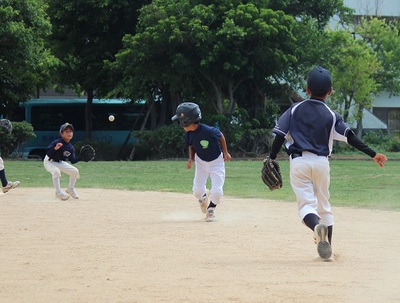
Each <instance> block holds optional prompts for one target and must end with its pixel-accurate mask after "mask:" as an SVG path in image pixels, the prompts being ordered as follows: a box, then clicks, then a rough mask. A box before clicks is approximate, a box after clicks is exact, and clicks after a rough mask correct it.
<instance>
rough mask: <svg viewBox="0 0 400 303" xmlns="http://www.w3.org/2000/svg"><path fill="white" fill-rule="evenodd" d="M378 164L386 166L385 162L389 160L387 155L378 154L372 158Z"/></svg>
mask: <svg viewBox="0 0 400 303" xmlns="http://www.w3.org/2000/svg"><path fill="white" fill-rule="evenodd" d="M372 159H373V160H374V161H375V162H376V164H378V165H379V166H380V167H383V166H385V162H386V161H387V157H386V156H385V155H384V154H379V153H378V154H376V155H375V157H373V158H372Z"/></svg>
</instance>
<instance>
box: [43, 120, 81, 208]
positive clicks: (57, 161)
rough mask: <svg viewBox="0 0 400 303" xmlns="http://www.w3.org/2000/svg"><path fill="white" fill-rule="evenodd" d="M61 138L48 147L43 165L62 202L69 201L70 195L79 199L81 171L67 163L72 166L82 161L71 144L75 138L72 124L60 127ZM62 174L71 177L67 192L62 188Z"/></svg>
mask: <svg viewBox="0 0 400 303" xmlns="http://www.w3.org/2000/svg"><path fill="white" fill-rule="evenodd" d="M60 136H61V138H59V139H57V140H54V141H53V142H51V143H50V145H49V146H48V147H47V151H46V156H45V158H44V161H43V164H44V167H45V169H46V170H47V171H48V172H49V173H50V174H51V177H52V180H53V185H54V187H55V189H56V197H57V198H58V199H61V200H67V199H68V198H69V197H70V195H71V197H72V198H74V199H79V196H78V193H77V192H76V190H75V183H76V181H77V180H78V179H79V170H78V169H77V168H76V167H75V166H73V165H71V164H69V163H68V162H66V160H67V159H68V160H69V161H70V162H71V163H72V164H74V163H77V162H78V161H80V159H79V158H77V157H75V148H74V146H73V145H72V144H71V143H70V141H71V139H72V138H73V136H74V127H73V126H72V124H70V123H64V124H63V125H61V127H60ZM61 172H64V173H66V174H67V175H69V184H68V188H67V189H66V191H63V190H62V189H61V186H60V178H61Z"/></svg>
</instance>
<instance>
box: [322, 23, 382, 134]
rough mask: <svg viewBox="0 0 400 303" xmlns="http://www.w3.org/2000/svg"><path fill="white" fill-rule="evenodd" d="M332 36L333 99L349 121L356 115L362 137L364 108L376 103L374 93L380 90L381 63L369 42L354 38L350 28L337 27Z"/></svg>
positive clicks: (358, 131)
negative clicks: (346, 29)
mask: <svg viewBox="0 0 400 303" xmlns="http://www.w3.org/2000/svg"><path fill="white" fill-rule="evenodd" d="M330 38H331V39H330V41H329V45H330V46H331V50H332V58H331V61H330V64H331V67H330V69H331V72H332V76H333V88H334V93H333V95H332V101H333V102H334V103H335V104H336V106H337V109H338V110H339V111H340V112H341V113H342V115H343V119H344V120H345V121H346V122H349V121H350V120H351V119H355V121H356V122H357V136H359V137H361V132H362V117H363V111H364V109H370V108H371V107H372V101H373V96H374V95H375V94H376V93H377V92H378V91H379V84H378V83H377V81H376V75H377V74H378V72H380V71H381V63H380V62H379V60H378V58H377V55H376V53H374V51H373V49H372V48H371V47H370V46H369V45H368V44H366V43H365V42H364V41H362V40H359V39H354V37H353V35H352V34H351V33H350V32H348V31H345V30H339V31H333V32H331V36H330ZM351 110H352V112H351ZM351 113H352V115H351Z"/></svg>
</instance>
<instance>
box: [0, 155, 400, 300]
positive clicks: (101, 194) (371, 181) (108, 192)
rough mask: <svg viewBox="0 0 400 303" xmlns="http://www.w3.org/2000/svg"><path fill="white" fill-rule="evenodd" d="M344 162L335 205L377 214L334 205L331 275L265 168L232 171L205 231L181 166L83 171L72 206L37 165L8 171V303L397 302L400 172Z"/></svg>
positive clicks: (3, 250) (4, 286) (4, 233)
mask: <svg viewBox="0 0 400 303" xmlns="http://www.w3.org/2000/svg"><path fill="white" fill-rule="evenodd" d="M343 162H345V163H342V162H340V163H339V162H337V163H332V200H333V201H339V200H346V199H349V200H351V198H352V197H353V199H354V200H355V201H358V200H359V196H361V197H365V199H367V200H368V199H369V200H378V201H375V204H374V203H369V204H368V205H367V206H365V205H364V204H362V203H361V204H357V203H355V205H351V204H349V205H340V206H339V203H334V202H332V204H333V211H334V214H335V219H336V224H335V227H334V236H333V251H334V257H333V258H332V259H331V260H330V261H329V262H327V261H322V260H321V259H319V258H318V254H317V251H316V246H315V244H314V241H313V236H312V233H311V232H310V231H309V230H308V229H307V228H306V227H305V226H303V225H302V224H301V223H300V222H299V220H298V217H297V212H296V205H295V203H294V202H292V201H291V199H293V198H294V196H293V194H292V193H291V190H290V185H289V181H288V179H287V176H286V175H285V173H284V182H286V183H284V189H282V190H281V191H279V192H278V191H277V192H276V193H275V192H269V191H267V190H266V188H265V186H264V185H263V184H262V181H261V180H260V175H259V169H260V167H259V163H253V162H249V163H239V162H236V163H235V162H230V163H227V180H226V188H225V194H226V196H225V198H224V200H223V203H222V204H221V205H219V206H218V208H217V211H216V217H217V218H216V221H215V222H205V221H204V220H203V214H202V213H201V212H200V208H199V207H198V205H197V202H196V201H195V200H194V198H193V196H192V195H191V182H192V179H191V178H192V176H193V170H192V171H186V170H184V169H182V167H183V166H184V163H185V162H183V161H158V162H157V161H154V162H148V163H146V162H109V163H107V162H103V163H102V162H93V163H82V164H80V163H78V165H77V166H78V167H79V169H80V171H81V179H80V180H79V181H78V184H77V190H78V192H79V195H80V199H79V200H73V199H72V198H71V199H69V200H67V201H60V200H56V199H55V197H54V189H53V188H52V187H51V179H50V175H49V174H48V173H47V172H46V171H45V170H44V168H43V166H42V164H41V163H40V162H29V161H27V162H23V161H15V162H14V161H9V162H7V161H6V162H5V164H6V172H7V176H8V178H9V179H11V180H14V179H18V180H20V181H21V186H20V187H19V188H17V189H14V190H12V191H10V192H8V193H6V194H2V193H1V194H0V302H11V303H12V302H399V298H400V289H399V287H398V285H400V255H399V253H398V252H399V251H400V243H399V241H398V237H399V234H400V224H399V222H400V212H399V211H398V204H399V200H398V197H399V195H398V193H399V189H398V187H399V186H398V184H399V173H398V172H399V164H400V163H398V162H397V163H391V162H390V161H389V162H388V163H387V165H386V167H385V168H384V169H380V168H378V167H377V166H376V165H375V164H374V163H373V162H368V161H360V162H357V161H349V162H346V161H343ZM355 164H356V165H355ZM342 165H343V167H349V166H352V167H353V171H352V172H351V173H350V172H347V171H345V170H344V169H339V168H340V167H342ZM282 166H283V170H285V169H286V168H287V163H285V162H283V163H282ZM354 166H356V167H354ZM146 167H147V168H146ZM160 167H161V168H160ZM238 167H240V169H238V171H236V169H237V168H238ZM162 170H164V173H161V171H162ZM359 171H360V172H359ZM253 174H254V177H249V176H252V175H253ZM150 175H155V176H154V177H150ZM241 176H243V177H242V178H241ZM354 176H356V177H355V179H353V177H354ZM363 177H364V178H365V179H362V178H363ZM249 178H253V179H251V180H247V179H249ZM244 179H246V180H244ZM155 180H158V182H156V181H155ZM366 180H368V181H366ZM385 180H386V183H384V182H385ZM389 180H390V181H389ZM66 181H67V178H66V176H63V180H62V182H63V184H66ZM358 182H359V183H358ZM391 182H394V183H391ZM239 184H245V185H239ZM346 184H347V185H348V186H347V187H346V188H345V189H342V188H343V187H344V186H345V185H346ZM351 184H356V185H355V186H357V187H355V186H353V187H352V186H351ZM360 184H361V185H360ZM385 184H386V185H385ZM396 184H397V186H396ZM241 186H242V187H243V188H242V192H243V193H244V196H243V197H241V196H240V195H239V194H238V192H240V187H241ZM124 187H125V188H126V189H125V190H124V189H123V188H124ZM252 191H253V194H252V193H251V192H252ZM260 196H261V197H260ZM392 197H393V198H392ZM390 199H393V201H383V200H390ZM346 201H347V200H346ZM367 202H368V201H367ZM380 202H381V204H380ZM390 205H392V206H390ZM381 206H383V207H381Z"/></svg>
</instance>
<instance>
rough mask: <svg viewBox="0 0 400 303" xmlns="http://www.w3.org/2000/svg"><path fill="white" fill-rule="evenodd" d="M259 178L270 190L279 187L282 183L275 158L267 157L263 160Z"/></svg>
mask: <svg viewBox="0 0 400 303" xmlns="http://www.w3.org/2000/svg"><path fill="white" fill-rule="evenodd" d="M261 179H262V180H263V182H264V183H265V185H267V186H268V187H269V189H270V190H274V189H280V188H281V187H282V185H283V182H282V175H281V169H280V167H279V164H278V162H277V161H276V160H272V159H271V158H270V157H267V158H265V159H264V161H263V168H262V170H261Z"/></svg>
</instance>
